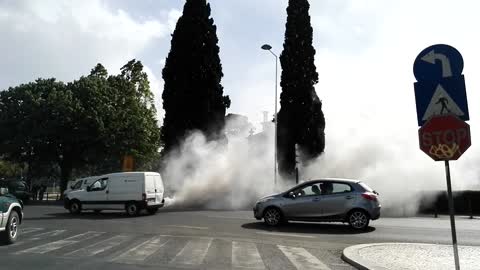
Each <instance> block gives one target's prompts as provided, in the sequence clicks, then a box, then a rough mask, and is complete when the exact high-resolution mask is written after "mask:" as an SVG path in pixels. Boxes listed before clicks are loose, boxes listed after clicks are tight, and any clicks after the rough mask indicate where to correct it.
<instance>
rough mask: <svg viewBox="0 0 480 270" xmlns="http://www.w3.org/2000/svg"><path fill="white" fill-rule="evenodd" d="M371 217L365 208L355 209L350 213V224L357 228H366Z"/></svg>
mask: <svg viewBox="0 0 480 270" xmlns="http://www.w3.org/2000/svg"><path fill="white" fill-rule="evenodd" d="M369 222H370V218H369V217H368V215H367V213H365V211H363V210H354V211H352V212H351V213H350V214H349V215H348V224H350V226H351V227H352V228H354V229H355V230H365V229H366V228H367V227H368V223H369Z"/></svg>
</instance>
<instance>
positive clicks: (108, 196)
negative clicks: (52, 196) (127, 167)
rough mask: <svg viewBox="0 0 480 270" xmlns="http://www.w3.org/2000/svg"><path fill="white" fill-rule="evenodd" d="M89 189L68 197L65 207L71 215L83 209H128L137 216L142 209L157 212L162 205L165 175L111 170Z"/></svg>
mask: <svg viewBox="0 0 480 270" xmlns="http://www.w3.org/2000/svg"><path fill="white" fill-rule="evenodd" d="M89 182H91V184H89V185H87V186H86V188H82V189H79V190H72V191H70V192H69V193H68V194H67V195H66V196H65V205H64V206H65V208H66V209H68V210H69V211H70V213H72V214H78V213H80V212H81V211H82V210H94V211H95V212H100V211H101V210H125V211H126V212H127V214H128V215H130V216H135V215H138V214H139V213H140V211H141V210H142V209H146V210H147V211H148V213H149V214H155V213H156V212H157V210H158V209H159V208H160V207H162V206H163V204H164V199H163V193H164V188H163V182H162V177H161V176H160V174H159V173H156V172H125V173H112V174H106V175H101V176H97V177H95V179H94V180H93V181H92V180H90V177H89Z"/></svg>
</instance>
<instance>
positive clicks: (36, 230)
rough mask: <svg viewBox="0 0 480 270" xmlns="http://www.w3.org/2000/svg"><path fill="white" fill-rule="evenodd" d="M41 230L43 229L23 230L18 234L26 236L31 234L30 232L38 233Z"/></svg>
mask: <svg viewBox="0 0 480 270" xmlns="http://www.w3.org/2000/svg"><path fill="white" fill-rule="evenodd" d="M41 230H43V228H25V229H22V230H21V231H20V233H22V235H23V234H28V233H32V232H38V231H41Z"/></svg>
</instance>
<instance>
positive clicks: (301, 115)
mask: <svg viewBox="0 0 480 270" xmlns="http://www.w3.org/2000/svg"><path fill="white" fill-rule="evenodd" d="M309 8H310V5H309V3H308V0H289V4H288V8H287V23H286V31H285V42H284V44H283V52H282V54H281V55H280V63H281V65H282V77H281V87H282V93H281V95H280V105H281V109H280V111H279V113H278V144H277V145H278V156H277V158H278V162H279V170H280V172H281V173H282V174H283V175H284V176H286V177H291V176H292V175H293V172H294V168H295V144H298V146H299V148H300V152H301V153H302V155H301V161H302V162H304V163H305V162H308V161H310V160H312V159H314V158H315V157H318V156H319V155H320V154H321V153H322V152H323V150H324V148H325V133H324V130H325V118H324V115H323V112H322V102H321V101H320V99H319V98H318V96H317V94H316V92H315V88H314V85H315V84H316V83H318V73H317V71H316V67H315V63H314V57H315V49H314V48H313V45H312V43H313V29H312V26H311V23H310V15H309Z"/></svg>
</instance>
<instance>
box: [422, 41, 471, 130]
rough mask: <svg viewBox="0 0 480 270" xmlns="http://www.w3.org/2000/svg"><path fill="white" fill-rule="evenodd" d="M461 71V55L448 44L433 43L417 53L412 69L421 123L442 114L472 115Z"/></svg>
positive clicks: (463, 118) (464, 118)
mask: <svg viewBox="0 0 480 270" xmlns="http://www.w3.org/2000/svg"><path fill="white" fill-rule="evenodd" d="M462 71H463V58H462V55H461V54H460V53H459V52H458V51H457V50H456V49H455V48H453V47H451V46H449V45H444V44H439V45H433V46H430V47H428V48H426V49H424V50H423V51H422V52H421V53H420V54H419V55H418V56H417V58H416V59H415V63H414V65H413V72H414V75H415V77H416V78H417V82H416V83H415V84H414V86H415V100H416V105H417V120H418V125H419V126H422V125H423V124H424V123H425V122H426V121H428V119H430V118H431V117H432V116H435V115H440V114H455V115H457V116H458V117H459V118H460V119H462V120H464V121H466V120H469V119H470V116H469V113H468V103H467V94H466V90H465V78H464V76H463V75H462Z"/></svg>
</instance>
